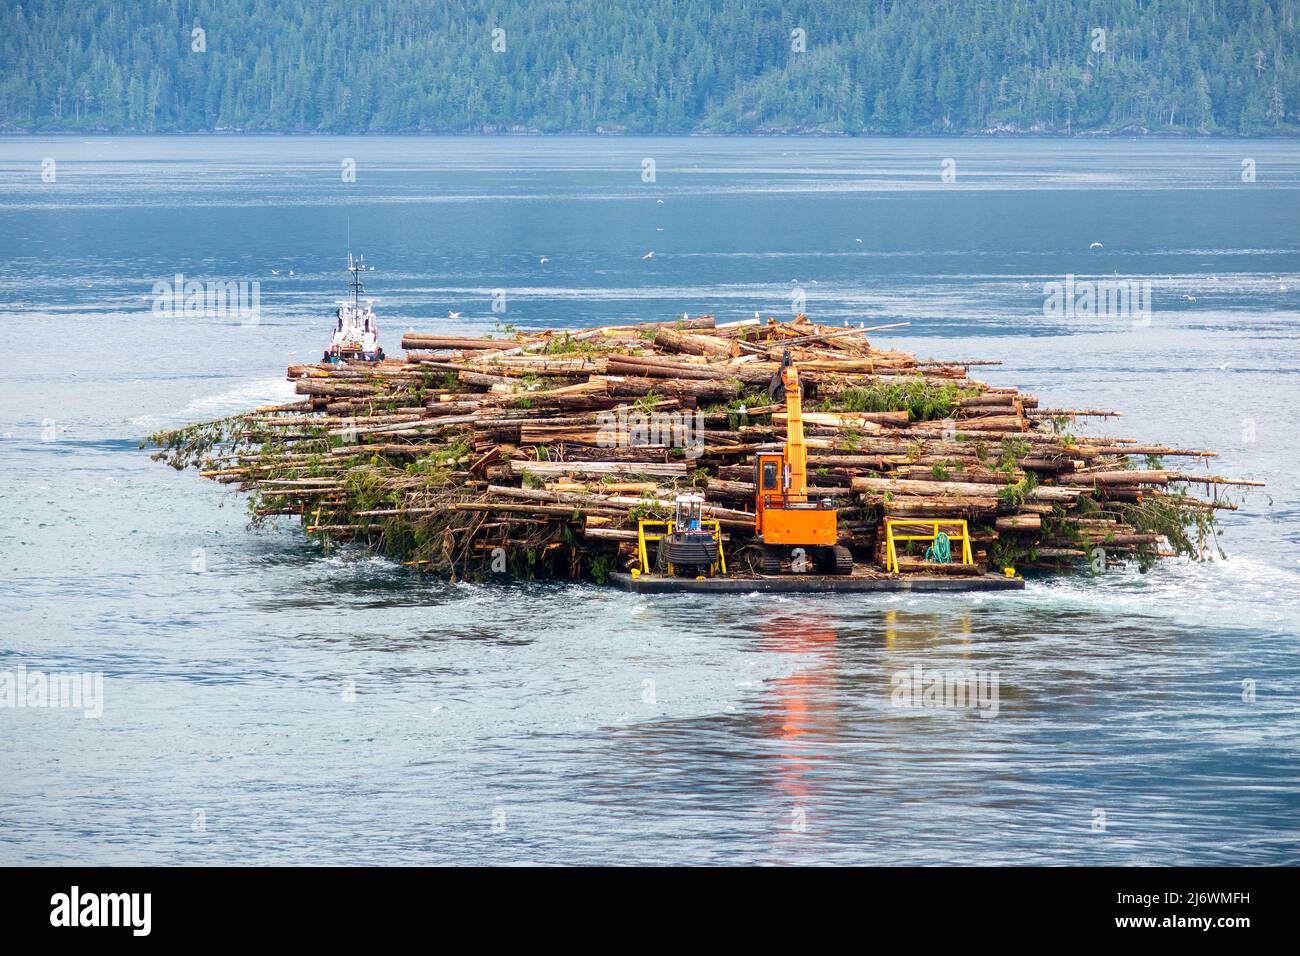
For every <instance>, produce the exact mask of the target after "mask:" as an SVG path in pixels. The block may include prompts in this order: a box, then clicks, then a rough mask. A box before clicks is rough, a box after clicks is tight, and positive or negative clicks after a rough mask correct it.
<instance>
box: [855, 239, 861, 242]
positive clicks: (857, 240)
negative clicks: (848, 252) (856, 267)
mask: <svg viewBox="0 0 1300 956" xmlns="http://www.w3.org/2000/svg"><path fill="white" fill-rule="evenodd" d="M853 241H854V242H857V243H861V242H862V240H861V239H854V240H853Z"/></svg>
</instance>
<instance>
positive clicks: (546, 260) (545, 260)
mask: <svg viewBox="0 0 1300 956" xmlns="http://www.w3.org/2000/svg"><path fill="white" fill-rule="evenodd" d="M537 261H538V262H540V263H541V264H542V265H546V263H548V262H550V261H551V260H550V259H549V258H547V257H546V256H542V257H541V258H540V259H538V260H537Z"/></svg>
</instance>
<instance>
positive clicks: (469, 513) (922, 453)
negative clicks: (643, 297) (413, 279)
mask: <svg viewBox="0 0 1300 956" xmlns="http://www.w3.org/2000/svg"><path fill="white" fill-rule="evenodd" d="M873 331H875V330H871V329H865V330H864V329H861V328H836V327H829V326H822V325H817V324H814V323H812V322H810V321H809V320H808V319H807V318H806V317H804V316H799V317H798V318H796V319H795V320H794V321H790V322H777V321H774V320H770V319H769V320H767V321H765V322H764V321H760V320H759V319H757V318H755V319H749V320H745V321H739V322H727V323H717V322H715V321H714V319H713V317H711V316H707V315H706V316H700V317H698V318H694V319H683V320H680V321H676V322H660V323H642V324H638V325H622V326H607V327H603V328H596V329H586V330H582V331H564V330H547V331H539V332H529V333H517V334H514V335H511V336H510V337H505V338H494V337H472V336H452V335H432V334H428V335H426V334H418V335H417V334H414V333H412V334H408V335H406V336H405V337H404V338H403V340H402V346H403V348H404V349H405V350H406V357H405V360H391V359H390V360H387V361H384V362H379V363H373V364H358V365H295V366H291V367H290V369H289V377H290V379H291V380H292V381H293V382H294V383H295V388H296V390H297V392H298V394H299V395H300V396H301V400H300V401H297V402H293V403H290V404H287V405H281V406H276V407H273V408H262V409H257V410H255V411H253V412H250V413H247V414H245V415H240V416H237V417H235V418H232V419H225V420H222V421H219V422H210V423H204V424H201V425H196V426H191V427H190V428H187V429H181V430H179V431H176V432H170V433H164V434H160V435H157V436H153V440H154V441H155V443H157V444H159V445H160V446H162V448H163V451H161V452H159V456H158V457H166V458H169V459H170V460H171V461H172V463H173V464H177V465H178V466H182V465H184V464H191V463H197V464H199V465H200V467H201V468H202V473H203V474H204V475H205V476H207V477H210V478H213V479H215V480H217V481H221V482H225V483H232V484H237V485H239V486H240V487H241V488H243V489H245V490H247V491H249V492H251V493H252V494H253V496H254V497H253V502H252V508H253V511H254V513H255V515H256V517H257V518H258V519H261V518H265V517H267V516H270V515H284V514H289V515H296V516H300V517H301V519H302V521H303V523H304V524H305V526H306V529H307V531H308V532H309V533H311V534H315V535H320V536H321V537H322V539H324V540H326V541H352V542H358V543H363V544H365V545H366V546H369V547H371V548H374V549H376V550H378V551H380V552H382V553H385V554H388V555H390V556H392V557H394V558H396V559H399V560H402V561H404V562H407V563H408V564H411V565H412V566H417V567H422V568H428V569H430V570H436V571H440V572H446V573H450V574H465V573H474V571H475V569H484V568H489V567H494V568H496V569H497V570H499V569H500V562H501V561H503V560H504V561H505V562H506V564H507V565H508V566H509V567H512V568H524V569H526V570H528V571H529V572H530V573H536V574H539V575H542V574H566V575H573V576H584V575H588V574H594V575H595V576H596V577H601V576H602V575H603V574H604V573H605V572H606V571H608V570H610V569H615V568H621V567H627V566H630V565H631V563H632V562H633V560H634V551H635V541H636V527H637V520H638V519H639V518H643V517H661V516H666V515H667V514H668V513H669V512H670V510H671V507H672V503H673V499H674V497H675V496H676V495H677V494H679V493H681V492H683V491H686V490H693V491H696V492H699V493H703V494H704V496H705V498H706V501H707V505H706V507H705V512H706V514H707V515H709V516H710V517H715V518H717V519H718V520H719V522H720V523H721V527H722V528H723V530H724V532H725V533H726V536H727V541H728V545H727V546H728V554H729V563H730V564H731V566H732V568H733V569H735V570H736V571H737V572H738V573H746V568H748V567H753V566H756V564H757V561H756V557H757V553H756V550H755V549H754V548H752V547H749V545H750V542H751V539H752V536H753V531H754V514H753V511H754V485H753V473H752V456H753V454H754V451H755V450H756V449H757V448H759V447H761V446H763V445H767V444H772V443H779V442H782V441H783V440H784V437H785V407H784V405H782V404H777V403H774V402H773V401H772V399H771V398H770V397H769V394H770V393H769V390H768V386H769V383H770V382H771V381H772V379H773V376H774V375H775V374H776V372H777V369H778V367H779V363H780V361H781V359H782V357H783V355H784V354H785V353H786V352H787V351H788V352H789V353H790V355H791V357H792V358H793V360H794V362H795V364H796V366H797V368H798V370H799V374H800V377H801V381H802V383H803V388H804V412H805V414H804V421H805V431H806V434H807V443H808V446H809V463H808V473H809V480H810V484H811V485H812V486H813V487H812V488H811V489H810V493H811V494H812V495H814V496H816V497H819V498H821V497H825V498H830V499H832V500H833V501H834V502H835V503H836V505H837V507H838V508H839V525H840V529H841V543H842V544H845V545H847V546H848V547H849V548H850V549H851V550H852V551H853V553H854V557H855V559H856V560H857V562H858V563H859V570H858V573H867V574H870V573H884V572H883V570H882V569H883V567H884V540H883V538H884V536H883V531H882V529H883V525H884V521H883V519H884V518H885V517H887V516H896V517H918V518H965V519H967V521H968V522H969V526H970V528H971V531H972V537H973V541H974V547H975V553H976V559H977V565H978V570H979V571H986V570H990V569H992V570H993V571H998V570H1000V569H1001V568H1002V567H1004V566H1015V567H1018V568H1026V567H1046V568H1064V567H1066V566H1069V565H1071V564H1077V563H1091V564H1093V565H1094V566H1095V565H1096V562H1097V561H1098V560H1099V558H1098V555H1099V554H1101V555H1102V557H1101V559H1100V560H1102V561H1105V562H1112V561H1116V560H1124V559H1128V558H1137V559H1139V560H1140V561H1142V562H1144V563H1148V564H1149V563H1150V562H1151V561H1153V560H1154V559H1156V558H1158V557H1161V556H1167V555H1171V554H1175V553H1186V554H1191V555H1193V556H1199V555H1200V554H1202V553H1204V551H1205V550H1206V549H1207V548H1208V547H1210V546H1211V544H1212V541H1211V537H1210V536H1212V535H1213V531H1214V513H1215V511H1216V510H1217V509H1222V508H1232V507H1235V506H1234V505H1233V504H1232V503H1230V502H1228V501H1225V500H1223V499H1222V498H1221V497H1220V494H1219V491H1220V489H1221V488H1223V487H1225V486H1232V485H1247V484H1255V483H1254V482H1246V481H1242V480H1239V479H1232V478H1226V477H1221V476H1215V475H1212V474H1210V473H1209V472H1208V471H1205V472H1202V471H1200V470H1191V465H1190V464H1189V466H1188V467H1187V468H1184V469H1182V470H1175V469H1171V468H1168V467H1166V466H1165V465H1164V464H1163V461H1164V460H1165V459H1169V458H1183V459H1190V460H1191V462H1192V463H1195V462H1198V461H1199V462H1202V463H1203V462H1204V461H1205V460H1206V459H1209V458H1212V457H1214V454H1215V453H1214V452H1210V451H1202V450H1196V449H1183V448H1175V447H1166V446H1164V445H1140V444H1138V443H1136V442H1133V441H1131V440H1127V439H1122V438H1108V437H1086V436H1084V435H1081V434H1073V433H1072V430H1073V429H1074V423H1075V421H1076V420H1077V419H1080V418H1085V417H1101V418H1107V417H1114V416H1116V415H1117V414H1118V413H1117V412H1111V411H1106V410H1100V409H1091V408H1043V407H1041V406H1040V404H1039V402H1038V400H1037V399H1036V398H1035V397H1034V396H1032V395H1028V394H1025V393H1023V392H1020V391H1018V390H1017V389H1015V388H1010V387H994V386H990V385H987V384H984V383H982V382H980V381H977V380H975V379H973V378H971V377H970V375H969V372H970V369H971V367H972V366H977V365H990V364H996V363H995V362H990V361H987V360H974V359H966V360H956V361H940V360H934V359H928V360H921V359H918V358H917V357H916V356H914V355H911V354H908V353H905V352H900V351H893V350H883V349H877V348H875V347H873V346H872V345H871V343H870V342H869V340H868V338H867V333H869V332H873ZM1188 483H1195V484H1197V485H1199V486H1201V487H1204V488H1208V489H1210V494H1209V496H1208V498H1204V499H1202V498H1196V497H1192V496H1191V495H1188V494H1186V493H1185V491H1183V490H1182V489H1184V488H1185V487H1186V485H1187V484H1188ZM750 558H753V559H755V560H753V561H752V562H751V561H750V560H749V559H750ZM493 561H495V562H496V564H493V563H492V562H493ZM903 567H904V568H905V569H906V570H915V571H919V572H923V573H933V572H935V571H936V570H942V569H936V568H935V567H934V566H933V565H929V564H927V563H925V562H923V561H921V560H920V553H919V550H918V551H917V553H916V554H910V555H909V556H907V557H906V560H905V561H904V564H903Z"/></svg>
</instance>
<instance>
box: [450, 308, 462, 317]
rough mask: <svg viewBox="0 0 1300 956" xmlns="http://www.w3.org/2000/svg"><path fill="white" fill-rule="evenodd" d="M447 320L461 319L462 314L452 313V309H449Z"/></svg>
mask: <svg viewBox="0 0 1300 956" xmlns="http://www.w3.org/2000/svg"><path fill="white" fill-rule="evenodd" d="M447 318H449V319H459V318H460V313H459V312H453V311H451V309H448V310H447Z"/></svg>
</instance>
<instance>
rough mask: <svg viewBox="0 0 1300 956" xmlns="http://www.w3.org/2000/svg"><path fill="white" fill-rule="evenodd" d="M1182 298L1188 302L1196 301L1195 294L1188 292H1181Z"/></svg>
mask: <svg viewBox="0 0 1300 956" xmlns="http://www.w3.org/2000/svg"><path fill="white" fill-rule="evenodd" d="M1183 298H1184V299H1186V300H1187V301H1188V302H1195V301H1196V296H1194V295H1188V294H1186V293H1184V294H1183Z"/></svg>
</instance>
